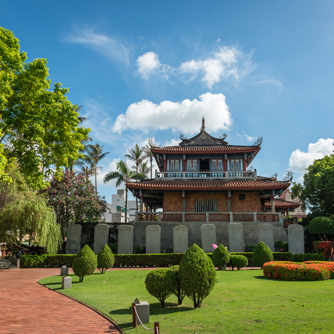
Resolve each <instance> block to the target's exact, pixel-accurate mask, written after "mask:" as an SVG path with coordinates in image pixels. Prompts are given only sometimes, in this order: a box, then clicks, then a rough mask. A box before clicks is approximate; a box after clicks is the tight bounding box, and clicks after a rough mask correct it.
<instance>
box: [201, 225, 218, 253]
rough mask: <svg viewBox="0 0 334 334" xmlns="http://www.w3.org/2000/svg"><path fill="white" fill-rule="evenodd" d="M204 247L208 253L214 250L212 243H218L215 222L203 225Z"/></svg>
mask: <svg viewBox="0 0 334 334" xmlns="http://www.w3.org/2000/svg"><path fill="white" fill-rule="evenodd" d="M201 237H202V249H203V250H204V252H206V253H212V252H213V251H214V249H213V247H212V244H217V233H216V225H215V224H203V225H202V226H201Z"/></svg>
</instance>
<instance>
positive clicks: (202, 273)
mask: <svg viewBox="0 0 334 334" xmlns="http://www.w3.org/2000/svg"><path fill="white" fill-rule="evenodd" d="M234 256H236V258H233V257H234ZM231 259H232V261H233V260H234V261H235V263H237V265H236V264H234V267H237V268H238V269H240V268H241V267H246V266H247V264H248V260H247V258H246V257H245V256H242V255H230V254H229V253H228V251H227V249H226V248H225V247H224V246H223V245H219V246H218V247H217V248H216V249H215V251H214V252H213V254H212V260H211V259H210V257H209V256H208V255H207V254H206V253H205V252H204V251H203V250H202V249H201V248H200V247H198V246H197V245H196V244H193V245H192V246H191V247H189V248H188V250H187V251H186V253H185V254H184V255H183V257H182V260H181V262H180V265H179V266H173V267H170V268H169V269H156V270H152V271H150V272H149V273H148V275H147V276H146V279H145V285H146V289H147V291H148V292H149V293H150V294H151V295H152V296H153V297H155V298H157V299H158V300H159V301H160V304H161V307H164V305H165V300H166V299H167V298H168V297H169V296H171V295H172V294H174V295H176V297H177V299H178V304H179V305H181V304H182V301H183V299H184V297H185V296H188V297H189V298H190V299H192V301H193V303H194V308H197V307H201V305H202V301H203V299H204V298H206V297H207V296H208V295H209V294H210V292H211V291H212V289H213V287H214V285H215V282H216V269H215V266H216V267H218V269H220V270H221V269H226V265H227V264H228V263H230V262H231ZM272 260H273V254H272V252H271V250H270V249H269V247H268V246H266V245H265V244H264V243H263V242H262V241H261V242H260V243H259V244H258V245H257V246H256V247H255V249H254V251H253V261H254V263H255V265H257V266H259V267H261V268H262V267H263V264H264V263H266V262H268V261H272ZM232 270H233V264H232Z"/></svg>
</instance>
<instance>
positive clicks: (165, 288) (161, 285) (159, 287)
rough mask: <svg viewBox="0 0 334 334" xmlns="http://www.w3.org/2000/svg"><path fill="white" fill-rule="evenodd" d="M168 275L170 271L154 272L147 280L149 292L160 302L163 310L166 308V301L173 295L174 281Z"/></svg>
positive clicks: (157, 270)
mask: <svg viewBox="0 0 334 334" xmlns="http://www.w3.org/2000/svg"><path fill="white" fill-rule="evenodd" d="M168 273H169V270H168V269H156V270H152V271H150V272H149V273H148V274H147V276H146V279H145V285H146V289H147V291H148V292H149V294H151V295H152V296H153V297H155V298H157V299H158V300H159V302H160V303H161V307H162V308H164V307H165V300H166V299H167V298H168V297H169V296H170V295H171V294H172V293H173V281H172V277H171V275H168Z"/></svg>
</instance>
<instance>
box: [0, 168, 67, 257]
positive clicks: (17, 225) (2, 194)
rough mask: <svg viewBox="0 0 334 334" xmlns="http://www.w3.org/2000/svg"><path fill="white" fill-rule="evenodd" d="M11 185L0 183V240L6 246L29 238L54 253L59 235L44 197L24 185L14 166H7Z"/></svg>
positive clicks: (58, 229) (57, 245) (22, 178)
mask: <svg viewBox="0 0 334 334" xmlns="http://www.w3.org/2000/svg"><path fill="white" fill-rule="evenodd" d="M7 170H8V175H9V176H10V178H11V180H12V182H10V183H6V182H0V222H1V223H0V240H1V241H6V242H7V243H8V244H12V243H14V244H15V243H18V242H21V241H22V240H23V238H29V241H30V242H33V243H34V244H35V245H40V246H45V249H46V251H47V252H49V253H56V252H57V250H58V247H59V244H60V240H61V235H60V228H59V225H57V224H56V219H55V214H54V212H53V210H52V209H51V208H49V207H48V206H47V203H46V199H45V196H43V195H41V194H37V193H36V191H34V190H33V189H31V187H30V186H29V185H28V184H27V182H26V181H25V179H24V177H23V176H22V174H21V173H20V170H19V169H18V167H17V166H16V164H15V163H14V164H12V165H11V166H7Z"/></svg>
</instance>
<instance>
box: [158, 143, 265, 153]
mask: <svg viewBox="0 0 334 334" xmlns="http://www.w3.org/2000/svg"><path fill="white" fill-rule="evenodd" d="M260 149H261V148H260V147H258V146H236V145H226V146H186V147H181V146H166V147H152V148H151V151H152V153H168V152H170V153H194V154H202V153H205V152H209V153H242V152H256V153H257V152H258V151H260Z"/></svg>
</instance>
